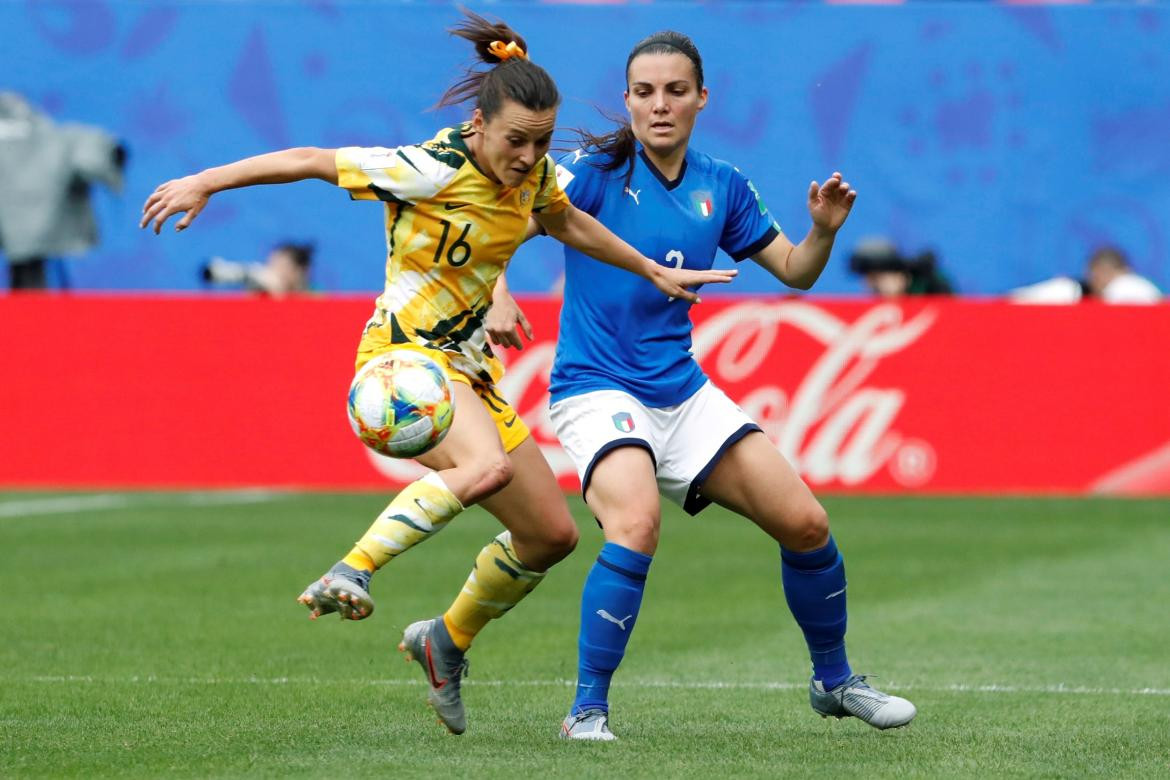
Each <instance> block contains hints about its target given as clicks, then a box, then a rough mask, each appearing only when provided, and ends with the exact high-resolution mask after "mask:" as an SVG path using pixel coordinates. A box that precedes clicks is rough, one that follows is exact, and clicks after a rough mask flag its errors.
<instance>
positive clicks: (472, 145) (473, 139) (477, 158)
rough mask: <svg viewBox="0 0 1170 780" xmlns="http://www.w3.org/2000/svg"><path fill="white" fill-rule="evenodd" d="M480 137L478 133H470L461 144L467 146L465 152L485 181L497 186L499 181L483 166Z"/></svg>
mask: <svg viewBox="0 0 1170 780" xmlns="http://www.w3.org/2000/svg"><path fill="white" fill-rule="evenodd" d="M481 138H482V136H480V134H479V133H472V134H471V135H469V136H465V137H464V139H463V143H464V144H466V145H467V151H468V152H469V153H470V154H471V161H472V162H473V163H475V167H476V169H478V170H479V172H480V173H482V174H483V175H484V176H485V177H487V179H488V180H489V181H491V182H493V183H495V184H499V183H500V180H499V179H497V178H496V176H495V175H494V174H493V173H492V172H491V170H490V169H489V168H488V167H487V165H485V164H484V159H483V144H482V143H480V141H481Z"/></svg>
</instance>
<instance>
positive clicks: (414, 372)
mask: <svg viewBox="0 0 1170 780" xmlns="http://www.w3.org/2000/svg"><path fill="white" fill-rule="evenodd" d="M347 411H348V412H349V424H350V425H351V426H352V427H353V432H354V433H355V434H357V437H358V438H359V439H361V440H362V443H364V444H365V445H366V446H367V447H369V448H370V449H372V450H374V451H376V452H380V453H382V454H383V455H389V456H390V457H392V458H414V457H417V456H419V455H422V454H423V453H424V452H426V451H427V450H429V449H431V448H432V447H434V446H435V445H436V444H438V443H439V442H441V441H442V440H443V437H444V436H446V435H447V431H448V430H449V429H450V428H451V421H452V420H453V419H454V418H455V394H454V392H452V390H451V383H450V382H449V381H448V380H447V375H446V374H445V373H444V372H443V369H442V368H441V367H440V366H439V364H438V363H436V362H435V361H433V360H431V359H430V358H429V357H427V356H426V355H424V354H422V353H421V352H416V351H414V350H410V349H397V350H394V351H392V352H387V353H385V354H383V355H379V356H378V357H376V358H374V359H373V360H371V361H370V362H369V363H366V364H365V365H364V366H362V368H361V370H360V371H358V372H357V375H356V376H355V377H354V378H353V384H351V385H350V386H349V403H348V404H347Z"/></svg>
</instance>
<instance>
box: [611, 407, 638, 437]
mask: <svg viewBox="0 0 1170 780" xmlns="http://www.w3.org/2000/svg"><path fill="white" fill-rule="evenodd" d="M613 424H614V427H615V428H617V429H618V430H619V431H621V432H622V433H629V432H631V431H632V430H634V418H633V417H631V416H630V413H629V412H618V413H617V414H615V415H614V416H613Z"/></svg>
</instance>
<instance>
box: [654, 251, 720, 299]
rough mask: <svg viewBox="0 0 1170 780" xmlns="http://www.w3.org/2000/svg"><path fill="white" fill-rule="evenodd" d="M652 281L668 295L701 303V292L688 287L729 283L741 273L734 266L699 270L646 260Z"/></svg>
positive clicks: (672, 297)
mask: <svg viewBox="0 0 1170 780" xmlns="http://www.w3.org/2000/svg"><path fill="white" fill-rule="evenodd" d="M646 263H647V267H648V269H649V271H650V281H651V282H653V283H654V286H655V287H657V288H658V289H659V290H660V291H662V292H664V293H666V295H667V297H669V298H671V299H674V298H682V299H683V300H684V301H687V302H689V303H699V302H700V301H699V294H698V293H696V292H693V291H692V290H690V289H688V288H690V287H698V286H699V285H701V284H727V283H728V282H730V281H731V280H732V279H734V278H735V275H736V274H738V273H739V271H737V270H736V269H734V268H718V269H716V268H712V269H711V270H709V271H697V270H692V269H689V268H667V267H666V266H663V265H659V264H658V263H655V262H654V261H653V260H646Z"/></svg>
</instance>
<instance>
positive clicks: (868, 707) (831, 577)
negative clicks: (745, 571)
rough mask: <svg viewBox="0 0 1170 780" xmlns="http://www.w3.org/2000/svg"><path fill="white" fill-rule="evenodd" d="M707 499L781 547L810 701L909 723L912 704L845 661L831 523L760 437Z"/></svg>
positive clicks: (839, 573) (723, 465)
mask: <svg viewBox="0 0 1170 780" xmlns="http://www.w3.org/2000/svg"><path fill="white" fill-rule="evenodd" d="M701 493H702V495H703V496H704V497H706V498H709V499H711V500H712V501H714V502H715V503H717V504H719V505H720V506H723V507H726V508H728V509H731V510H732V511H734V512H738V513H739V514H741V515H743V516H744V517H748V518H750V519H751V520H752V521H753V522H754V523H756V525H758V526H760V528H762V529H763V530H764V531H765V532H766V533H767V534H768V535H769V536H771V537H772V538H773V539H775V540H776V541H777V542H779V543H780V546H781V550H782V552H781V555H782V560H783V564H782V569H783V578H784V591H785V597H786V599H787V600H788V605H789V607H790V608H791V610H792V613H793V616H794V617H795V618H796V620H797V623H798V624H800V626H801V629H802V630H803V631H804V634H805V639H806V641H807V642H808V644H809V651H810V655H811V656H812V660H813V668H814V673H813V677H812V679H811V680H810V682H809V702H810V704H811V705H812V708H813V710H814V711H815V712H817V713H818V714H820V715H821V716H822V717H830V716H832V717H836V718H845V717H857V718H860V719H861V720H863V721H865V722H866V723H868V724H870V725H871V726H874V727H875V728H879V729H886V728H896V727H898V726H904V725H906V724H907V723H909V722H910V721H911V720H912V719H913V718H914V716H915V715H916V714H917V710H916V709H915V707H914V705H913V704H912V703H910V702H909V701H907V700H906V699H903V698H900V697H898V696H891V695H889V694H886V693H883V692H882V691H879V690H876V689H875V688H873V687H871V686H870V685H869V684H868V683H867V682H866V678H865V676H864V675H855V674H853V673H852V670H851V669H850V667H849V663H848V660H847V659H846V657H845V622H846V610H845V587H846V585H845V570H844V564H843V562H842V559H841V556H840V554H839V553H838V552H837V549H836V544H835V542H834V541H833V539H832V536H831V535H830V534H829V518H828V515H827V514H826V513H825V510H824V508H823V507H822V506H821V504H820V502H819V501H817V500H816V497H815V496H813V494H812V491H811V490H809V488H808V486H807V485H806V484H805V483H804V481H803V480H802V479H801V478H800V476H799V475H798V474H797V473H796V470H795V469H793V468H792V466H791V465H790V464H789V463H788V461H787V460H786V459H785V458H784V456H783V455H781V454H780V452H779V451H778V450H777V449H776V447H775V446H773V445H772V443H771V442H770V441H768V439H767V438H766V437H765V436H764V435H763V434H762V433H752V434H749V435H747V436H745V437H744V438H743V439H741V440H740V441H739V442H737V443H736V444H735V445H733V446H732V447H731V448H730V449H728V451H727V452H726V453H725V454H724V456H723V458H722V459H721V460H720V461H719V463H718V464H717V465H716V466H715V468H714V469H713V470H712V472H711V474H710V475H709V477H708V479H707V480H706V481H705V482H704V483H703V485H702V486H701Z"/></svg>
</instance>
